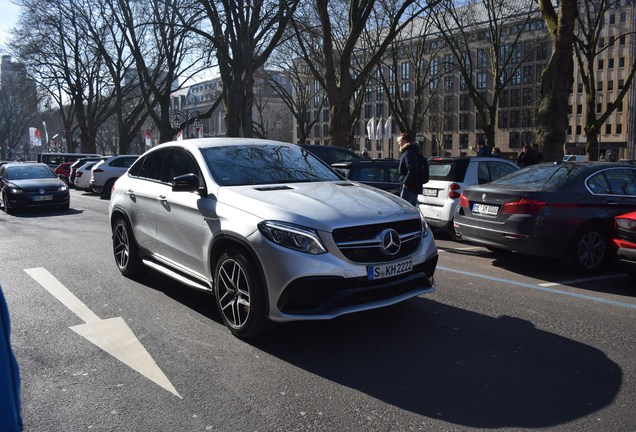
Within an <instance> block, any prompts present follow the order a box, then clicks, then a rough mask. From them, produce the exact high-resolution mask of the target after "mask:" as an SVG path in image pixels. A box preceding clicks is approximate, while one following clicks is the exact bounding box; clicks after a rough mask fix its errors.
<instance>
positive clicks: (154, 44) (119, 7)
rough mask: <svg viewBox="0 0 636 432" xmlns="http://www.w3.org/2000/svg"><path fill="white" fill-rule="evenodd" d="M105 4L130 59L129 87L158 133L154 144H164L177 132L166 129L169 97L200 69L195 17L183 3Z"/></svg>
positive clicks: (111, 0) (121, 0) (122, 0)
mask: <svg viewBox="0 0 636 432" xmlns="http://www.w3.org/2000/svg"><path fill="white" fill-rule="evenodd" d="M106 1H107V4H108V7H109V8H110V11H111V14H112V16H113V18H114V22H115V24H116V25H117V26H118V28H119V31H120V32H121V34H122V36H123V39H124V40H125V42H126V45H127V47H128V51H129V52H130V53H131V54H132V55H133V57H134V65H135V70H134V72H135V75H136V76H135V77H134V78H133V80H134V84H135V85H136V86H137V88H138V91H139V94H140V95H141V97H142V99H143V101H144V103H145V106H146V111H147V113H148V114H149V116H150V118H151V119H152V121H153V122H154V124H155V125H156V126H157V128H158V129H159V141H160V142H166V141H170V140H171V139H172V138H173V137H174V136H175V134H176V133H177V131H178V130H179V129H182V125H179V126H177V127H174V126H173V125H172V123H171V120H172V118H171V110H170V107H171V104H170V102H171V94H172V92H174V91H175V90H177V89H179V88H180V87H181V86H183V85H184V84H185V83H187V82H188V80H189V79H190V78H192V76H194V75H196V74H198V73H199V72H201V70H202V69H204V68H205V67H206V65H205V64H204V63H203V62H202V57H201V55H200V52H199V49H198V47H197V43H196V41H195V40H194V39H193V33H192V32H193V31H194V30H195V29H196V28H197V26H198V20H197V17H196V13H195V12H194V11H192V9H191V7H190V6H191V4H190V2H189V1H187V0H184V1H182V0H175V1H172V2H171V1H165V0H151V1H129V0H106ZM195 120H196V118H192V119H189V121H190V123H192V122H194V121H195Z"/></svg>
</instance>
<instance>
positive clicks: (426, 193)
mask: <svg viewBox="0 0 636 432" xmlns="http://www.w3.org/2000/svg"><path fill="white" fill-rule="evenodd" d="M437 192H438V190H437V189H424V193H423V194H422V195H424V196H426V197H436V196H437Z"/></svg>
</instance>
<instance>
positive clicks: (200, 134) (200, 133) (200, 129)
mask: <svg viewBox="0 0 636 432" xmlns="http://www.w3.org/2000/svg"><path fill="white" fill-rule="evenodd" d="M199 138H203V125H201V126H200V127H199Z"/></svg>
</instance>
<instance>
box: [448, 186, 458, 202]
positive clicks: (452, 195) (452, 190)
mask: <svg viewBox="0 0 636 432" xmlns="http://www.w3.org/2000/svg"><path fill="white" fill-rule="evenodd" d="M448 188H449V189H450V192H449V193H448V197H449V198H451V199H456V198H459V196H460V193H459V192H458V190H459V189H461V186H460V185H458V184H457V183H451V184H450V185H449V186H448Z"/></svg>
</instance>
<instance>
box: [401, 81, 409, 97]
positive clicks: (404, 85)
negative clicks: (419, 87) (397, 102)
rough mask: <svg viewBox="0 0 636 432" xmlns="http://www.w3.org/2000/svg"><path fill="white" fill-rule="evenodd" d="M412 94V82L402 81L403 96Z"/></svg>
mask: <svg viewBox="0 0 636 432" xmlns="http://www.w3.org/2000/svg"><path fill="white" fill-rule="evenodd" d="M409 96H411V83H410V82H408V81H407V82H403V83H402V97H409Z"/></svg>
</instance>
